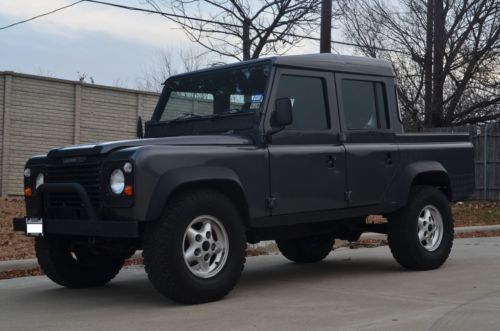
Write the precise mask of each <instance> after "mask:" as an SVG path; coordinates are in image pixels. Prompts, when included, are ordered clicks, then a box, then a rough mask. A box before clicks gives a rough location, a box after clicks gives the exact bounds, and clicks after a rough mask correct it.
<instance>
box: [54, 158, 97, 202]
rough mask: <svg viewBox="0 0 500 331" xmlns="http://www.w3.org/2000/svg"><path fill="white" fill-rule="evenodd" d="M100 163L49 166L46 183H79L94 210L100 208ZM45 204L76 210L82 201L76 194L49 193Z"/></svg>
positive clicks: (88, 162)
mask: <svg viewBox="0 0 500 331" xmlns="http://www.w3.org/2000/svg"><path fill="white" fill-rule="evenodd" d="M101 178H102V163H101V162H100V161H98V160H92V161H87V162H84V163H74V164H63V163H62V162H61V163H57V164H49V165H48V167H47V177H46V182H47V183H79V184H81V185H82V186H83V187H84V188H85V191H87V194H88V196H89V198H90V201H91V203H92V205H93V206H94V208H95V209H96V210H99V209H100V207H101V203H100V201H101ZM47 200H48V201H47V202H48V205H49V207H51V208H78V207H81V205H82V201H81V199H80V197H79V196H78V194H76V193H69V194H68V193H49V194H48V196H47Z"/></svg>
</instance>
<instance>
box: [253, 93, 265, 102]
mask: <svg viewBox="0 0 500 331" xmlns="http://www.w3.org/2000/svg"><path fill="white" fill-rule="evenodd" d="M262 99H264V95H262V94H254V95H252V102H262Z"/></svg>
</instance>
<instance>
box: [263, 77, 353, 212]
mask: <svg viewBox="0 0 500 331" xmlns="http://www.w3.org/2000/svg"><path fill="white" fill-rule="evenodd" d="M334 85H335V84H334V81H333V74H331V73H322V72H315V71H308V70H292V69H278V72H277V77H276V79H275V84H274V86H273V92H272V97H271V106H270V112H268V114H271V113H272V111H273V110H274V101H275V100H276V99H278V98H290V99H291V101H292V107H293V123H292V124H291V125H290V126H288V127H286V128H285V129H284V130H283V131H281V132H279V133H276V134H274V135H273V136H272V141H271V143H270V144H269V146H268V150H269V158H270V187H271V198H272V199H273V200H274V201H275V203H274V208H273V209H272V213H273V215H285V214H296V213H304V212H311V211H323V210H333V209H337V208H343V207H345V205H346V204H345V200H344V191H345V185H346V181H345V172H346V169H345V151H344V146H343V145H342V143H341V142H340V141H339V123H338V115H337V108H336V100H335V93H334V90H333V86H334ZM268 117H270V116H268ZM267 125H269V121H268V123H267Z"/></svg>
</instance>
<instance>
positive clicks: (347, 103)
mask: <svg viewBox="0 0 500 331" xmlns="http://www.w3.org/2000/svg"><path fill="white" fill-rule="evenodd" d="M335 83H336V89H337V97H338V101H339V109H340V118H341V129H342V132H343V134H342V135H343V138H344V146H345V149H346V158H347V169H348V170H347V200H348V205H349V206H350V207H356V206H369V205H376V204H380V203H382V202H384V197H385V193H386V191H387V189H388V187H389V186H390V184H391V182H392V181H393V180H394V178H395V175H396V171H397V169H398V165H399V153H398V148H397V145H396V142H395V133H394V129H393V127H394V126H395V125H394V123H392V122H393V119H394V116H391V114H395V113H396V111H397V110H396V109H395V104H396V103H395V100H394V96H393V93H388V92H389V91H393V90H394V81H393V79H392V78H386V77H378V76H365V75H351V74H335Z"/></svg>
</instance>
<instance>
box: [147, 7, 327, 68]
mask: <svg viewBox="0 0 500 331" xmlns="http://www.w3.org/2000/svg"><path fill="white" fill-rule="evenodd" d="M146 2H148V3H149V4H150V5H151V6H152V7H153V8H155V9H156V10H157V11H160V12H163V11H164V10H165V9H166V10H168V11H169V12H173V13H175V14H176V15H179V16H181V17H185V18H179V17H177V18H175V17H171V16H165V17H168V18H169V19H171V20H173V21H175V22H176V23H178V24H179V25H180V26H181V27H182V29H183V30H184V31H185V33H186V34H187V36H188V37H189V38H190V39H191V40H192V41H194V42H196V43H198V44H200V45H201V46H203V47H204V48H205V49H207V50H208V51H210V52H215V53H216V54H219V55H221V56H223V57H230V58H234V59H237V60H238V61H241V60H249V59H256V58H259V57H260V56H262V55H266V54H282V53H285V52H286V51H288V50H289V49H290V48H292V47H294V46H296V45H297V44H298V43H300V42H301V41H302V40H303V36H308V35H310V34H311V33H312V32H314V31H315V30H317V28H318V23H319V13H320V9H321V8H320V7H321V0H252V1H250V0H146ZM166 10H165V11H166Z"/></svg>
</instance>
